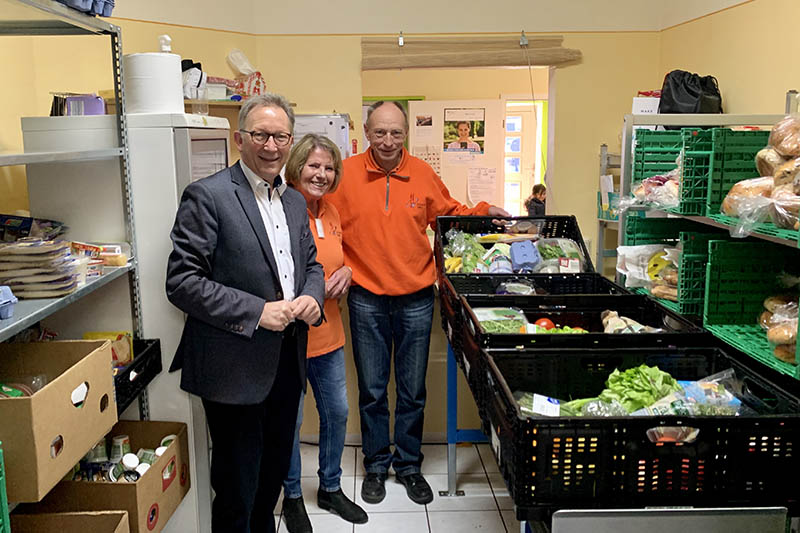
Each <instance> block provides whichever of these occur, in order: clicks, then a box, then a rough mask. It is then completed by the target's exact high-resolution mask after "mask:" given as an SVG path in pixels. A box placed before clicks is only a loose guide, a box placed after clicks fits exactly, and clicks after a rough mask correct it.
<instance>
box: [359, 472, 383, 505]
mask: <svg viewBox="0 0 800 533" xmlns="http://www.w3.org/2000/svg"><path fill="white" fill-rule="evenodd" d="M385 484H386V474H378V473H375V472H369V473H367V477H366V478H364V483H362V484H361V499H362V500H364V501H365V502H367V503H381V502H382V501H383V499H384V498H385V497H386V486H385Z"/></svg>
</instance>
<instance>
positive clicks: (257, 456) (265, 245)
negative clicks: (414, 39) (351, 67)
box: [167, 94, 325, 533]
mask: <svg viewBox="0 0 800 533" xmlns="http://www.w3.org/2000/svg"><path fill="white" fill-rule="evenodd" d="M293 129H294V113H293V112H292V109H291V107H290V106H289V104H288V102H287V101H286V99H285V98H283V97H282V96H278V95H273V94H267V95H263V96H256V97H253V98H251V99H249V100H248V101H247V102H245V104H244V105H243V106H242V109H241V111H240V113H239V129H238V131H236V132H235V133H234V140H235V141H236V145H237V146H238V148H239V151H240V152H241V160H240V161H239V162H238V163H237V164H235V165H233V166H232V167H229V168H226V169H225V170H222V171H220V172H217V173H216V174H214V175H213V176H209V177H208V178H204V179H201V180H199V181H196V182H194V183H192V184H191V185H189V186H188V187H187V188H186V190H185V191H184V192H183V197H182V198H181V204H180V206H179V207H178V213H177V215H176V217H175V225H174V227H173V229H172V234H171V239H172V244H173V250H172V253H171V254H170V256H169V262H168V265H167V297H168V298H169V300H170V302H172V303H173V304H174V305H175V306H176V307H178V308H179V309H181V310H182V311H183V312H185V313H186V314H187V318H186V325H185V327H184V329H183V335H182V337H181V341H180V345H179V346H178V350H177V352H176V354H175V359H174V360H173V361H172V365H171V366H170V371H171V372H172V371H175V370H178V369H182V370H183V374H182V375H181V388H182V389H183V390H185V391H188V392H190V393H192V394H196V395H197V396H199V397H200V398H202V401H203V407H204V408H205V412H206V418H207V419H208V427H209V431H210V434H211V440H212V442H213V453H212V457H211V486H212V487H213V489H214V492H215V497H214V503H213V504H212V519H211V521H212V529H213V531H214V532H215V533H218V532H223V531H224V532H226V533H233V532H236V533H250V532H252V533H262V532H269V533H271V532H274V531H275V521H274V518H273V514H272V513H273V510H274V508H275V504H276V503H277V500H278V496H279V494H280V490H281V482H282V481H283V479H284V478H285V477H286V473H287V472H288V468H289V457H290V453H291V447H292V439H293V433H294V427H295V421H296V417H297V408H298V402H299V398H300V391H301V388H302V387H304V386H305V382H306V340H307V333H308V326H309V325H316V324H319V323H320V322H321V320H322V319H323V317H322V306H323V301H324V292H325V283H324V280H323V271H322V266H321V265H320V264H319V263H317V261H316V255H317V250H316V247H315V245H314V238H313V237H312V235H311V233H310V231H309V226H308V215H307V213H306V203H305V200H304V199H303V196H302V195H301V194H300V193H299V192H297V191H295V190H294V189H291V188H287V187H286V183H285V182H283V180H282V178H281V176H280V171H281V169H282V168H283V165H284V163H285V162H286V159H287V158H288V155H289V150H290V148H291V140H292V132H293Z"/></svg>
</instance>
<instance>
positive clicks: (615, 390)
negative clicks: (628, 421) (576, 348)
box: [599, 365, 681, 413]
mask: <svg viewBox="0 0 800 533" xmlns="http://www.w3.org/2000/svg"><path fill="white" fill-rule="evenodd" d="M606 387H607V388H606V389H605V390H604V391H603V392H602V393H600V396H599V398H600V400H602V401H604V402H611V401H612V400H617V401H618V402H619V403H621V404H622V406H623V407H625V409H626V410H627V411H628V412H629V413H632V412H634V411H637V410H639V409H641V408H643V407H648V406H650V405H652V404H654V403H656V402H657V401H658V400H660V399H661V398H663V397H664V396H667V395H668V394H670V393H672V392H678V391H680V390H681V387H680V385H678V382H677V381H675V379H674V378H673V377H672V376H670V375H669V374H667V373H666V372H662V371H661V370H659V369H658V368H657V367H650V366H647V365H641V366H639V367H637V368H629V369H628V370H626V371H624V372H620V371H619V369H615V370H614V372H612V373H611V375H610V376H609V377H608V380H607V381H606Z"/></svg>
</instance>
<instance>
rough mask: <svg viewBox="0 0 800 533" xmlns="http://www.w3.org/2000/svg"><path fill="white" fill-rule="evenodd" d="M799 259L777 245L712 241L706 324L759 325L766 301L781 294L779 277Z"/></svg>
mask: <svg viewBox="0 0 800 533" xmlns="http://www.w3.org/2000/svg"><path fill="white" fill-rule="evenodd" d="M798 259H800V256H799V255H798V253H797V252H793V251H792V250H791V249H790V248H787V247H785V246H781V245H778V244H772V243H768V242H734V241H709V243H708V265H707V267H706V278H707V281H706V295H705V307H704V310H703V323H704V324H705V325H707V326H715V325H730V324H757V323H758V316H759V315H760V314H761V311H763V302H764V298H766V297H767V296H770V295H772V294H775V293H779V292H782V291H781V287H780V286H779V284H778V280H777V276H778V275H779V274H780V273H781V272H783V271H784V270H785V269H786V268H787V267H789V266H791V265H792V264H797V262H798Z"/></svg>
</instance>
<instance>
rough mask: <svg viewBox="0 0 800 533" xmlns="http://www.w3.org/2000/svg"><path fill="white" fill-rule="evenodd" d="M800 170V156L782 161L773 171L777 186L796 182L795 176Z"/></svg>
mask: <svg viewBox="0 0 800 533" xmlns="http://www.w3.org/2000/svg"><path fill="white" fill-rule="evenodd" d="M799 172H800V157H795V158H794V159H789V160H788V161H785V162H783V163H781V164H780V165H779V166H778V167H777V168H776V169H775V171H774V172H773V173H772V177H773V178H774V184H775V187H779V186H781V185H788V184H791V183H794V179H795V177H796V176H797V175H798V173H799Z"/></svg>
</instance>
